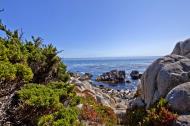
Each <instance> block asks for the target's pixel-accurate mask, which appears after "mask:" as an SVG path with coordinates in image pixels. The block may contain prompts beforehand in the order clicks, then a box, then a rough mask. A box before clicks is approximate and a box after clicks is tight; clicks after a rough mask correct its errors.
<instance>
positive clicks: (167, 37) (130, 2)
mask: <svg viewBox="0 0 190 126" xmlns="http://www.w3.org/2000/svg"><path fill="white" fill-rule="evenodd" d="M189 5H190V0H13V1H11V0H0V8H4V9H5V11H4V12H3V13H0V19H2V21H3V23H4V24H6V25H7V27H9V28H10V29H22V31H23V32H24V37H25V38H30V36H32V35H34V36H40V37H42V38H43V39H44V42H45V43H52V44H54V45H55V46H56V47H57V48H58V49H59V50H64V52H63V54H62V56H63V57H110V56H113V57H116V56H156V55H166V54H169V53H170V52H171V51H172V49H173V47H174V45H175V43H176V42H177V41H180V40H184V39H187V38H189V37H190V8H189Z"/></svg>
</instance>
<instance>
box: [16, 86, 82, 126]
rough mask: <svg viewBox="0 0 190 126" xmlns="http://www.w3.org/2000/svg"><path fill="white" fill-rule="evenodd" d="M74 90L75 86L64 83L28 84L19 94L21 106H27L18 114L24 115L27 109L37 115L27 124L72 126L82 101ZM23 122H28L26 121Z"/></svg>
mask: <svg viewBox="0 0 190 126" xmlns="http://www.w3.org/2000/svg"><path fill="white" fill-rule="evenodd" d="M73 89H74V86H73V85H71V84H67V83H64V82H51V83H48V84H46V85H42V84H26V85H25V86H24V87H23V88H21V90H19V91H18V92H17V96H18V99H19V101H20V106H25V107H23V108H22V107H21V109H19V111H17V113H22V114H23V112H25V109H26V108H27V109H28V110H29V109H30V111H33V112H35V113H32V115H30V118H31V117H33V118H31V120H30V119H28V118H27V122H31V123H33V122H36V123H38V124H39V125H40V126H41V125H46V124H47V123H51V124H52V125H60V126H61V125H62V124H64V125H65V126H67V125H69V123H70V125H71V124H73V123H74V122H75V121H76V120H77V117H78V110H77V109H76V107H75V106H76V105H77V104H79V103H80V100H81V99H80V97H78V96H76V94H75V92H73ZM26 114H27V113H26ZM69 120H70V121H69ZM38 121H39V122H38ZM22 122H26V119H24V120H22Z"/></svg>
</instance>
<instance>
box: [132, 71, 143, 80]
mask: <svg viewBox="0 0 190 126" xmlns="http://www.w3.org/2000/svg"><path fill="white" fill-rule="evenodd" d="M130 76H131V78H132V79H133V80H138V79H140V78H141V76H142V74H140V73H139V71H137V70H133V71H132V72H131V73H130Z"/></svg>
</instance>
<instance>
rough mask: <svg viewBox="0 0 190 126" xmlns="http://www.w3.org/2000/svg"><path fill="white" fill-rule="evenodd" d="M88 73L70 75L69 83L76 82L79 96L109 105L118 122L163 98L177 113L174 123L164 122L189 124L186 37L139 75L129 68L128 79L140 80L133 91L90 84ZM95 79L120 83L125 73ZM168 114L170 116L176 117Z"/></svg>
mask: <svg viewBox="0 0 190 126" xmlns="http://www.w3.org/2000/svg"><path fill="white" fill-rule="evenodd" d="M89 75H90V74H84V75H82V76H77V77H76V76H73V77H71V80H70V83H73V84H75V85H76V89H77V91H76V92H77V94H78V95H79V96H81V95H84V92H88V93H89V94H91V96H93V97H94V98H95V99H96V100H97V101H98V103H101V104H102V105H104V106H109V107H110V108H112V109H113V110H114V112H115V114H116V115H117V117H118V120H119V121H120V122H123V121H125V120H126V118H125V117H126V115H127V113H128V112H130V111H134V110H138V109H139V108H146V109H149V108H151V106H153V105H155V104H156V103H157V102H158V101H159V100H160V99H161V98H164V99H166V101H167V102H168V107H169V108H170V110H171V111H173V112H176V113H177V114H178V116H177V119H176V120H175V122H172V121H171V122H169V121H168V124H167V125H172V126H182V125H185V126H189V125H190V118H189V115H190V109H189V106H190V39H187V40H185V41H184V42H179V43H177V45H176V47H175V48H174V50H173V52H172V53H171V54H170V55H167V56H164V57H161V58H159V59H157V60H156V61H154V62H153V63H152V64H151V65H150V66H149V67H148V68H147V70H146V71H145V72H144V73H143V74H142V75H141V74H140V73H139V72H138V71H132V72H131V74H130V75H131V78H132V79H140V81H139V84H138V87H137V91H135V92H131V91H129V90H114V89H109V88H105V87H103V86H100V87H97V86H93V85H92V81H91V80H90V79H91V77H92V76H89ZM81 78H83V79H81ZM84 78H85V79H84ZM97 81H101V82H106V83H108V84H110V83H111V84H117V83H118V82H124V81H125V72H123V71H117V70H113V71H110V72H107V73H103V74H102V75H100V76H99V77H97ZM168 113H169V111H168ZM171 116H173V117H174V118H173V119H175V117H176V116H175V115H172V114H171ZM170 123H172V124H170Z"/></svg>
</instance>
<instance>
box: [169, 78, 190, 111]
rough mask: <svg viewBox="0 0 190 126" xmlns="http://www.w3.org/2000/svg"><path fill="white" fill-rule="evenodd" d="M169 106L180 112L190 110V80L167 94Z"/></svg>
mask: <svg viewBox="0 0 190 126" xmlns="http://www.w3.org/2000/svg"><path fill="white" fill-rule="evenodd" d="M166 99H167V100H168V103H169V106H170V107H171V108H172V110H175V111H176V112H178V113H181V114H186V113H188V112H190V82H187V83H184V84H180V85H178V86H176V87H175V88H173V89H172V90H171V91H170V92H169V93H168V95H167V97H166Z"/></svg>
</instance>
